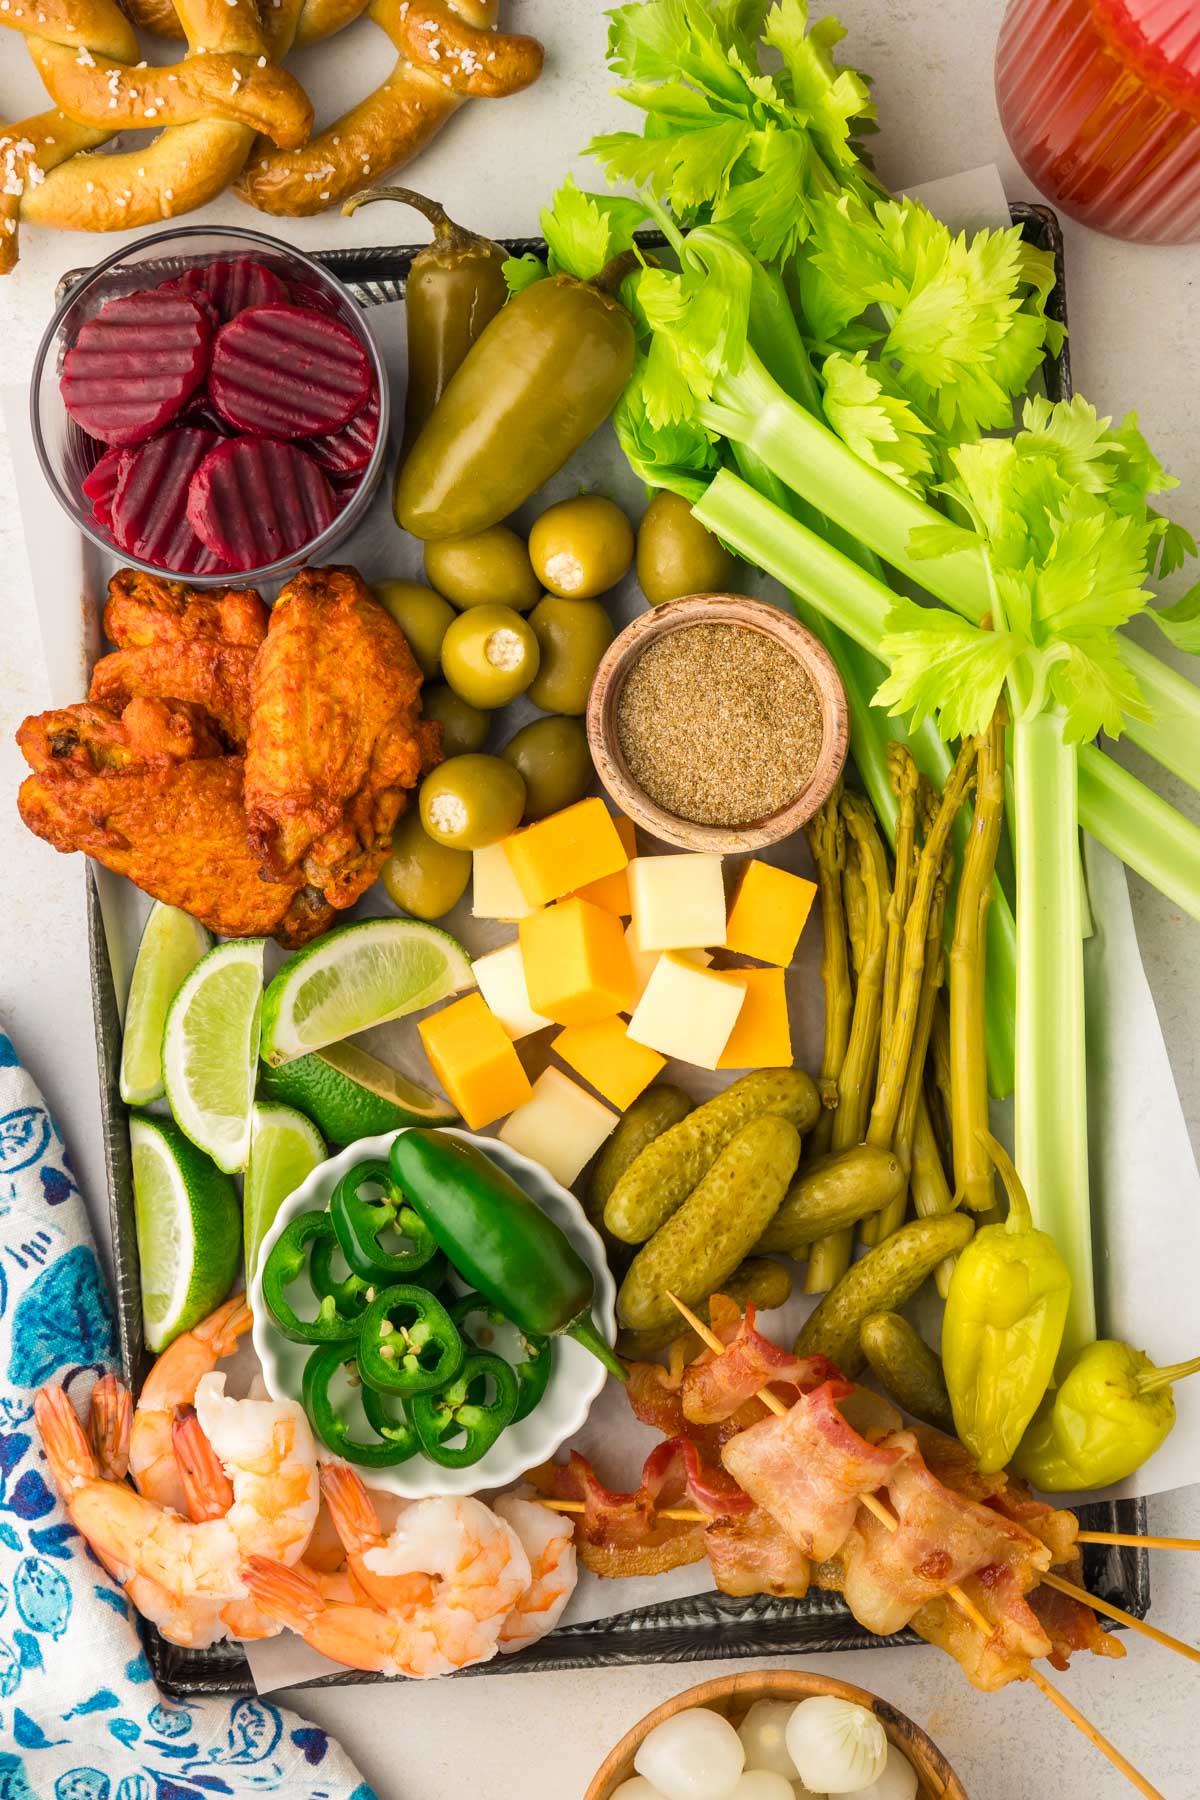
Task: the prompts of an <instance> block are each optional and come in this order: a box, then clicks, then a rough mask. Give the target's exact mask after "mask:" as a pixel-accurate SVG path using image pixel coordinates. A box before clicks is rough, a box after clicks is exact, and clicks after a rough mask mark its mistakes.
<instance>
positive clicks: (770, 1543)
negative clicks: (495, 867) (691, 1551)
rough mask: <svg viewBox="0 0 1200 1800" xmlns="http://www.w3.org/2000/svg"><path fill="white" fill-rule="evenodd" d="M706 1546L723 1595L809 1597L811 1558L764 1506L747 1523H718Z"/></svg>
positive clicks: (706, 1536) (742, 1520) (710, 1530)
mask: <svg viewBox="0 0 1200 1800" xmlns="http://www.w3.org/2000/svg"><path fill="white" fill-rule="evenodd" d="M704 1547H705V1549H706V1550H707V1551H708V1560H709V1563H710V1564H711V1566H712V1572H713V1580H714V1581H715V1582H716V1585H717V1586H718V1587H719V1588H720V1590H721V1592H722V1593H723V1594H738V1595H745V1594H788V1595H791V1596H792V1597H793V1598H794V1599H796V1600H802V1599H803V1598H804V1596H805V1594H807V1592H808V1584H809V1573H810V1569H811V1564H810V1563H809V1560H808V1558H807V1556H805V1555H804V1554H803V1552H802V1551H801V1550H800V1549H799V1548H798V1547H797V1545H795V1544H794V1543H793V1542H792V1540H791V1538H790V1537H789V1536H788V1534H787V1532H786V1531H785V1530H784V1529H783V1527H782V1525H778V1524H777V1523H776V1522H775V1520H774V1519H773V1518H772V1517H771V1515H770V1513H769V1512H764V1511H763V1509H762V1507H761V1506H756V1507H754V1508H753V1510H752V1511H751V1512H750V1513H749V1514H748V1515H747V1516H746V1517H744V1518H736V1519H718V1520H717V1522H716V1523H715V1524H714V1525H710V1526H709V1527H708V1529H707V1531H706V1532H705V1534H704Z"/></svg>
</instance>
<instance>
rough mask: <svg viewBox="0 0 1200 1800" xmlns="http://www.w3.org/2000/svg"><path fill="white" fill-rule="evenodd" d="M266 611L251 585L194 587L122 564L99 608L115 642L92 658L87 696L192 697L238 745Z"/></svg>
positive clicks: (121, 699) (118, 699)
mask: <svg viewBox="0 0 1200 1800" xmlns="http://www.w3.org/2000/svg"><path fill="white" fill-rule="evenodd" d="M267 616H268V615H267V609H266V607H265V606H264V605H263V603H262V600H261V599H260V597H259V595H258V594H257V593H256V592H255V591H254V589H253V588H220V589H217V590H215V591H214V592H212V593H200V592H198V591H197V590H195V589H193V588H188V587H185V586H184V584H183V583H182V582H178V581H160V580H159V579H158V578H157V577H155V576H151V575H142V574H140V573H139V572H138V571H137V570H136V569H122V570H121V571H120V572H119V573H118V574H116V575H114V577H113V579H112V581H111V582H110V583H109V589H108V602H107V605H106V606H105V608H104V629H105V632H106V634H107V635H108V637H109V638H110V639H111V640H112V642H113V643H114V644H116V645H118V646H119V647H118V649H116V650H114V651H113V652H112V654H111V655H109V656H104V657H102V658H101V659H100V661H99V662H98V663H97V664H96V667H95V669H94V670H93V671H92V685H91V688H90V690H89V696H90V698H91V699H92V700H98V701H100V702H101V703H102V704H103V705H107V706H112V707H115V708H117V709H118V710H121V709H122V708H123V707H125V705H126V704H127V703H128V702H129V701H130V700H133V699H150V700H186V701H190V702H192V704H194V705H196V706H200V707H203V708H204V710H205V712H206V713H208V714H209V715H210V716H211V718H212V719H213V720H214V721H215V722H216V725H217V727H218V729H219V730H220V732H221V736H222V738H223V740H224V745H223V747H224V748H225V749H227V750H243V749H244V748H245V745H246V737H247V734H248V732H249V729H250V671H251V668H252V667H253V664H254V658H255V656H256V654H257V652H258V647H259V645H260V644H261V643H262V641H263V638H264V637H265V636H266V631H267Z"/></svg>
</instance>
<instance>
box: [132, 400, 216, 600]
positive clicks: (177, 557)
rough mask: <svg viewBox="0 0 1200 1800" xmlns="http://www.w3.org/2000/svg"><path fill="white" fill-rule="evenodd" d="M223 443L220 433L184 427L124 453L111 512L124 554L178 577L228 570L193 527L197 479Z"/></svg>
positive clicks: (211, 573)
mask: <svg viewBox="0 0 1200 1800" xmlns="http://www.w3.org/2000/svg"><path fill="white" fill-rule="evenodd" d="M223 441H224V440H223V439H222V438H221V437H220V436H219V435H218V434H217V432H215V431H204V430H201V429H198V428H196V427H193V426H187V425H183V426H180V428H179V429H178V430H177V431H164V432H162V433H161V434H160V435H159V436H158V437H156V438H154V439H153V440H152V442H150V443H149V444H143V445H142V446H141V448H140V449H138V450H132V451H127V452H126V453H125V462H124V466H123V468H122V470H121V475H120V479H119V480H118V482H117V491H116V494H115V495H114V497H113V507H112V534H113V536H114V538H115V539H116V540H117V543H118V544H119V545H120V546H121V548H122V550H128V551H129V553H130V555H131V556H139V557H141V559H142V561H143V562H148V563H153V564H154V566H155V568H158V569H165V570H167V571H168V572H169V573H171V574H173V575H215V574H217V573H218V572H219V571H220V570H221V569H222V568H223V567H224V566H225V565H224V564H223V562H222V560H221V558H220V557H219V556H217V555H216V554H215V553H214V552H213V550H212V549H210V547H209V546H208V545H207V544H204V543H201V541H200V539H199V538H198V537H197V536H196V533H195V532H194V531H193V530H192V527H191V525H190V524H189V523H188V492H189V489H190V485H191V480H192V477H193V475H194V474H195V473H196V470H197V469H198V468H199V467H200V465H201V463H202V462H203V461H204V459H205V457H206V456H207V455H208V453H209V451H210V450H212V449H213V448H214V446H215V445H217V444H220V443H222V442H223Z"/></svg>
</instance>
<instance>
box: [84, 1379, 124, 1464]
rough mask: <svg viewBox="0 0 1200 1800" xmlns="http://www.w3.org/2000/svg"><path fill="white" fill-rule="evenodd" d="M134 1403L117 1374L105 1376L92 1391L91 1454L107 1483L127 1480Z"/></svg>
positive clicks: (90, 1413)
mask: <svg viewBox="0 0 1200 1800" xmlns="http://www.w3.org/2000/svg"><path fill="white" fill-rule="evenodd" d="M132 1419H133V1400H132V1397H131V1395H130V1392H129V1389H128V1388H127V1387H126V1386H125V1383H124V1382H123V1381H122V1380H121V1379H120V1378H119V1377H118V1376H116V1375H102V1376H101V1377H100V1380H99V1381H98V1382H97V1383H96V1385H95V1387H94V1388H93V1389H92V1398H91V1402H90V1405H89V1409H88V1436H89V1437H90V1439H91V1442H92V1453H93V1455H94V1456H95V1459H96V1463H97V1466H98V1468H99V1470H100V1473H101V1475H103V1477H104V1479H105V1480H106V1481H124V1479H125V1477H126V1475H127V1474H128V1472H129V1433H130V1425H131V1422H132Z"/></svg>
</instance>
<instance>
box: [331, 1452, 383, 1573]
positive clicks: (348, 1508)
mask: <svg viewBox="0 0 1200 1800" xmlns="http://www.w3.org/2000/svg"><path fill="white" fill-rule="evenodd" d="M321 1492H322V1494H323V1495H324V1496H325V1504H326V1506H328V1508H329V1516H330V1518H331V1519H332V1520H333V1525H334V1530H335V1531H336V1532H337V1534H338V1536H339V1537H340V1538H341V1540H342V1543H343V1545H344V1546H345V1549H346V1551H347V1553H349V1554H351V1555H353V1554H355V1553H356V1552H358V1551H361V1550H365V1549H366V1548H367V1546H368V1545H371V1544H378V1543H379V1541H380V1539H381V1537H382V1535H383V1533H382V1530H381V1527H380V1524H379V1514H378V1513H377V1512H376V1511H375V1508H374V1506H373V1505H372V1503H371V1496H370V1495H369V1494H368V1492H367V1490H366V1487H365V1486H364V1484H363V1480H362V1477H361V1476H360V1475H358V1474H357V1473H356V1472H355V1470H353V1469H352V1468H350V1466H349V1464H348V1463H324V1464H323V1465H322V1467H321Z"/></svg>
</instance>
